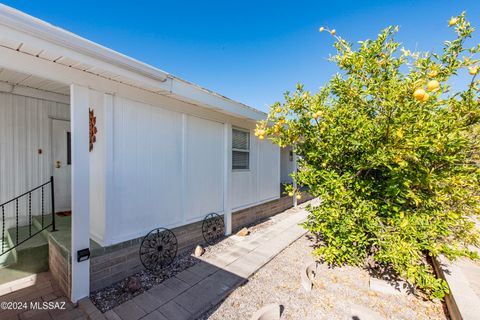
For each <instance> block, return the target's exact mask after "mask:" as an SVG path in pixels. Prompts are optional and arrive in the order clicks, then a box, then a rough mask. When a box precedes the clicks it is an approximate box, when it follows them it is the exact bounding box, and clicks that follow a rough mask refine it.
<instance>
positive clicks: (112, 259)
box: [49, 194, 312, 294]
mask: <svg viewBox="0 0 480 320" xmlns="http://www.w3.org/2000/svg"><path fill="white" fill-rule="evenodd" d="M311 198H312V197H310V196H309V195H307V194H304V196H303V198H302V200H301V201H299V203H301V202H305V201H308V200H310V199H311ZM292 203H293V201H292V198H291V197H281V198H279V199H276V200H273V201H269V202H266V203H263V204H260V205H257V206H254V207H251V208H246V209H242V210H239V211H236V212H233V214H232V229H233V230H234V231H237V230H239V229H241V228H243V227H245V226H247V225H250V224H252V223H255V222H257V221H261V220H264V219H266V218H268V217H270V216H273V215H275V214H277V213H280V212H283V211H285V210H287V209H289V208H291V207H292ZM172 231H173V232H174V233H175V236H176V237H177V241H178V249H179V251H181V250H183V249H186V248H187V247H190V246H192V245H195V244H198V243H203V242H204V239H203V236H202V221H199V222H195V223H191V224H188V225H185V226H181V227H177V228H174V229H172ZM142 238H143V237H141V238H137V239H133V240H129V241H125V242H122V243H119V244H116V245H113V246H109V247H100V248H94V249H91V258H90V291H92V292H93V291H96V290H99V289H102V288H105V287H107V286H109V285H112V284H114V283H115V282H118V281H120V280H122V279H124V278H125V277H128V276H129V275H132V274H135V273H136V272H138V271H140V270H142V269H143V266H142V264H141V262H140V257H139V247H140V243H141V241H142ZM49 243H50V258H49V259H50V270H52V274H53V276H54V278H55V279H57V281H58V282H59V283H60V287H61V288H62V290H64V291H65V293H66V294H68V293H69V292H70V289H71V287H70V285H71V282H70V277H71V262H70V261H71V260H70V258H69V253H68V252H65V251H66V250H65V249H64V248H62V247H61V246H58V245H57V244H56V243H55V241H50V242H49ZM52 244H53V245H52Z"/></svg>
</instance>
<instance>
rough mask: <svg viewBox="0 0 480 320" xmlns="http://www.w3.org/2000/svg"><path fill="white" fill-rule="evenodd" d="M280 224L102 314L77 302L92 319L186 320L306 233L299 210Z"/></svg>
mask: <svg viewBox="0 0 480 320" xmlns="http://www.w3.org/2000/svg"><path fill="white" fill-rule="evenodd" d="M281 215H284V216H282V219H279V221H278V222H276V223H275V224H273V225H271V226H269V227H268V228H266V229H264V230H261V231H259V232H258V233H255V234H252V235H250V236H247V237H245V238H240V237H236V236H234V237H236V240H238V241H236V242H235V244H234V245H232V246H231V247H229V248H228V249H227V250H225V251H224V252H221V253H219V254H217V255H216V256H214V257H212V258H209V259H203V261H202V262H200V263H198V264H196V265H195V266H193V267H191V268H189V269H187V270H185V271H183V272H181V273H179V274H177V275H176V276H175V277H172V278H170V279H168V280H166V281H164V282H163V283H161V284H160V285H158V286H155V287H153V288H152V289H150V290H148V291H146V292H144V293H142V294H140V295H138V296H136V297H135V298H134V299H133V300H130V301H127V302H126V303H124V304H122V305H120V306H117V307H115V308H114V309H112V310H110V311H107V312H106V313H104V314H102V313H101V312H100V311H99V310H98V309H97V308H96V307H95V306H94V305H93V304H92V303H91V302H90V300H89V299H84V300H82V301H80V302H79V305H80V307H81V308H80V309H82V310H83V311H84V312H85V313H87V314H88V316H89V318H91V319H102V320H104V319H109V320H113V319H114V320H138V319H143V320H154V319H156V320H166V319H168V320H188V319H197V318H198V317H200V316H201V315H202V314H203V313H204V312H206V311H208V310H209V309H210V308H212V307H214V306H215V305H217V304H218V303H220V302H221V301H222V300H223V299H225V298H226V297H227V296H228V295H229V293H230V292H232V291H233V290H235V289H236V288H237V287H238V286H240V285H241V284H243V283H245V282H246V281H247V280H248V278H249V277H250V276H251V275H253V274H254V273H255V272H256V271H257V270H259V269H260V268H261V267H263V266H264V265H265V264H266V263H267V262H269V261H270V260H271V259H272V258H274V257H275V256H276V255H277V254H279V253H280V252H281V251H282V250H283V249H285V248H286V247H287V246H288V245H290V244H291V243H292V242H294V241H295V240H297V239H298V238H300V237H301V236H302V235H304V234H305V233H306V231H305V229H303V228H302V227H301V226H300V225H299V223H301V222H302V221H304V220H305V219H306V217H307V212H306V211H305V210H303V209H301V208H292V209H289V210H287V211H286V212H285V213H282V214H281Z"/></svg>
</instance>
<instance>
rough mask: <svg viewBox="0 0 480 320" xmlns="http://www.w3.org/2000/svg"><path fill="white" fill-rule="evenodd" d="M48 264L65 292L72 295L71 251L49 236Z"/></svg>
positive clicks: (54, 277) (68, 295)
mask: <svg viewBox="0 0 480 320" xmlns="http://www.w3.org/2000/svg"><path fill="white" fill-rule="evenodd" d="M48 266H49V268H50V273H51V274H52V278H53V279H54V280H56V281H57V283H58V284H59V286H60V289H61V290H62V291H63V293H64V294H65V295H66V296H67V297H70V293H71V288H72V259H71V258H70V252H69V251H67V250H66V249H65V248H64V247H62V246H61V245H59V244H58V243H57V242H56V241H55V240H53V239H52V237H48Z"/></svg>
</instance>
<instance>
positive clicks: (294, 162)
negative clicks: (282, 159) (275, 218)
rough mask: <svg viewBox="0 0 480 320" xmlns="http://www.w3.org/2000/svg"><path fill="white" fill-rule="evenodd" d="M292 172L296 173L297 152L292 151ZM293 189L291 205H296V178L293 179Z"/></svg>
mask: <svg viewBox="0 0 480 320" xmlns="http://www.w3.org/2000/svg"><path fill="white" fill-rule="evenodd" d="M293 172H294V173H297V154H296V153H295V152H293ZM293 189H294V190H295V192H294V194H293V206H294V207H296V206H297V180H295V179H293Z"/></svg>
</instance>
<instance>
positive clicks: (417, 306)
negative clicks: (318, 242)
mask: <svg viewBox="0 0 480 320" xmlns="http://www.w3.org/2000/svg"><path fill="white" fill-rule="evenodd" d="M312 244H313V243H312V242H311V240H309V239H308V237H307V236H305V237H302V238H300V239H299V240H298V241H296V242H294V243H293V244H292V245H290V246H289V247H288V248H287V249H285V250H284V251H283V252H282V253H280V254H279V255H278V256H277V257H275V258H274V259H273V260H272V261H270V262H269V263H268V264H267V265H266V266H264V267H263V268H262V269H260V270H259V271H258V272H257V273H256V274H255V275H254V276H253V277H252V278H250V279H249V281H248V282H247V283H246V284H245V285H243V286H242V287H240V288H238V289H237V290H235V291H234V292H233V293H232V294H231V295H230V296H229V297H228V298H227V299H226V300H225V301H223V302H222V304H221V305H219V306H218V307H217V308H216V309H213V310H210V312H209V313H208V314H206V315H204V316H203V317H202V318H201V319H202V320H206V319H212V320H229V319H232V320H233V319H250V317H251V316H252V314H253V313H254V312H255V311H257V310H258V309H259V308H261V307H262V306H265V305H267V304H270V303H277V304H281V305H283V306H284V308H285V309H284V312H283V314H282V319H295V320H297V319H302V320H308V319H315V320H318V319H351V318H352V317H351V308H356V309H358V308H362V307H363V308H367V309H368V310H371V311H373V312H375V313H377V314H379V315H381V317H384V318H385V319H448V317H447V316H446V315H445V312H444V305H443V304H442V303H440V302H437V303H434V302H431V301H424V300H423V299H421V298H419V297H416V296H414V295H406V294H395V295H389V294H382V293H378V292H376V291H372V290H370V288H369V274H368V272H367V271H366V270H363V269H360V268H355V267H348V266H347V267H338V268H328V267H327V266H323V265H322V266H320V269H319V271H317V274H318V275H317V277H316V280H317V281H316V284H315V286H314V288H313V289H312V291H311V292H310V293H307V292H305V290H304V289H303V288H302V287H301V285H300V270H301V269H302V267H304V265H305V264H306V263H307V262H309V261H312V257H311V253H310V252H311V246H312ZM364 318H365V319H367V317H364ZM362 319H363V318H362Z"/></svg>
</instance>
